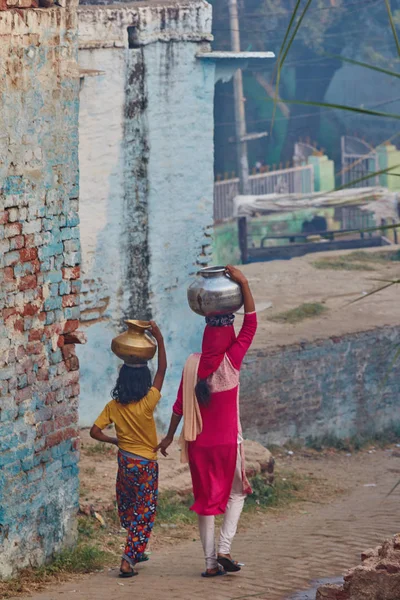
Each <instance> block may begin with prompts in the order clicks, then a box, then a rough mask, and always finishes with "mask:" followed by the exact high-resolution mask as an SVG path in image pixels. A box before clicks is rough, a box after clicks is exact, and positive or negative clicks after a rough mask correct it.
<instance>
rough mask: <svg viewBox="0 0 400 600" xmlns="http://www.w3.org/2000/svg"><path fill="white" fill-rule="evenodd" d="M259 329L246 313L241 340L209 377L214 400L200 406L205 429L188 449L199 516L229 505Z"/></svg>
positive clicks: (179, 410) (179, 409)
mask: <svg viewBox="0 0 400 600" xmlns="http://www.w3.org/2000/svg"><path fill="white" fill-rule="evenodd" d="M256 329H257V315H256V313H249V314H246V315H245V317H244V321H243V325H242V328H241V330H240V333H239V335H238V337H237V338H236V340H235V341H234V342H233V344H232V345H231V346H230V347H229V349H228V350H227V352H226V353H225V355H224V358H223V360H222V362H221V364H220V365H219V367H218V368H217V370H216V371H215V372H214V373H213V374H212V375H211V376H210V377H209V378H208V383H209V385H210V387H211V400H210V402H209V404H208V405H207V406H201V405H200V411H201V416H202V419H203V430H202V432H201V434H200V435H199V436H198V437H197V439H196V440H195V441H194V442H191V443H189V447H188V452H189V466H190V472H191V475H192V484H193V493H194V498H195V502H194V504H193V506H192V507H191V510H193V511H195V512H196V513H198V514H199V515H220V514H223V513H224V512H225V509H226V505H227V504H228V500H229V495H230V492H231V488H232V482H233V477H234V474H235V467H236V458H237V445H238V434H239V433H241V426H240V418H239V372H240V367H241V365H242V362H243V359H244V357H245V354H246V352H247V350H248V349H249V347H250V345H251V342H252V341H253V338H254V335H255V332H256ZM182 384H183V381H181V385H180V387H179V391H178V397H177V400H176V402H175V404H174V407H173V412H174V413H175V414H177V415H180V416H181V415H182V413H183V409H182V407H183V395H182V392H183V385H182ZM242 456H243V449H242ZM243 458H244V457H243ZM243 464H244V461H243ZM243 486H244V491H245V493H250V492H251V489H250V486H249V484H248V482H247V480H246V477H245V475H244V473H243Z"/></svg>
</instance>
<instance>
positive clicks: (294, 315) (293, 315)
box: [269, 302, 328, 325]
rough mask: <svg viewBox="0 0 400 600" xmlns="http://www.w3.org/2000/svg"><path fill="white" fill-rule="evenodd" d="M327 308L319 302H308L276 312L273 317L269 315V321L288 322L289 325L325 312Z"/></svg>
mask: <svg viewBox="0 0 400 600" xmlns="http://www.w3.org/2000/svg"><path fill="white" fill-rule="evenodd" d="M327 310H328V309H327V308H326V306H324V305H323V304H321V303H320V302H309V303H305V304H300V306H297V307H296V308H292V309H291V310H288V311H286V312H281V313H278V314H277V315H274V316H273V317H269V321H275V322H277V323H289V324H291V325H293V324H295V323H299V322H300V321H304V319H311V318H313V317H318V316H320V315H322V314H323V313H324V312H326V311H327Z"/></svg>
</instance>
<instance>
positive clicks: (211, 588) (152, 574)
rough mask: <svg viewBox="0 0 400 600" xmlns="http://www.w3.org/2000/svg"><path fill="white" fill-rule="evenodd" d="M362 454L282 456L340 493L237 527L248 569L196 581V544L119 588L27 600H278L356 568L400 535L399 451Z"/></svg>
mask: <svg viewBox="0 0 400 600" xmlns="http://www.w3.org/2000/svg"><path fill="white" fill-rule="evenodd" d="M369 452H371V453H369ZM369 452H368V451H364V452H361V453H359V454H357V455H353V456H347V455H346V454H344V453H341V454H337V453H332V455H329V454H328V455H324V456H318V455H314V454H312V453H309V454H306V455H304V453H302V454H299V455H297V453H296V452H295V454H294V456H289V455H282V456H281V457H280V458H279V460H280V463H282V464H283V466H284V467H288V466H289V465H290V466H291V467H292V468H294V469H295V470H297V471H300V472H302V473H308V474H311V473H312V474H313V475H314V476H317V477H323V478H325V479H328V480H329V482H330V483H332V484H334V485H336V486H337V485H339V484H340V485H341V486H342V487H343V488H344V489H346V490H347V492H346V493H343V494H341V495H339V496H336V497H335V498H334V499H333V500H332V501H328V502H325V503H324V504H321V503H320V502H319V500H318V499H316V500H315V502H313V501H311V502H308V503H307V504H302V505H301V506H300V505H298V506H296V507H295V508H292V509H290V510H289V511H288V512H285V513H284V512H282V511H277V512H275V511H272V510H271V511H269V512H268V513H266V514H265V513H264V514H262V515H257V516H256V517H254V518H251V519H250V521H249V522H248V523H245V522H243V523H242V526H241V529H240V531H239V533H238V536H237V539H236V543H235V547H234V554H235V556H237V557H238V558H239V559H241V560H243V561H244V562H246V564H247V566H246V567H245V568H244V569H243V570H242V572H241V573H240V574H239V575H235V576H227V577H223V578H220V579H218V580H210V581H207V580H204V579H201V578H200V577H199V573H200V570H201V568H202V566H203V561H202V553H201V549H200V544H199V542H198V541H197V540H196V541H189V542H183V543H181V544H179V545H176V546H173V547H169V548H165V549H162V550H160V551H158V552H156V553H154V554H153V555H152V558H151V561H150V563H148V564H146V565H143V566H141V567H140V568H139V570H140V574H139V576H138V577H137V578H135V579H133V580H130V581H120V580H119V579H118V578H117V577H116V575H117V573H118V571H117V570H109V571H108V572H106V573H100V574H97V575H92V576H88V577H85V578H82V579H76V580H74V581H71V582H69V583H66V584H64V585H59V586H57V588H56V589H50V590H48V591H46V592H43V593H40V594H36V595H35V596H33V600H67V599H68V600H69V599H71V600H78V599H79V600H109V598H112V599H113V600H128V599H129V600H131V598H132V597H133V596H137V597H139V598H140V599H141V600H159V599H161V598H163V599H164V598H165V599H166V600H189V599H197V600H204V599H206V598H210V599H212V600H250V599H251V598H257V599H259V600H282V599H283V598H287V597H288V596H290V595H291V594H292V593H293V592H295V591H297V590H302V589H306V588H307V587H309V582H310V580H313V579H318V578H322V577H329V576H335V575H340V574H341V573H342V572H343V571H344V570H345V569H346V568H348V567H350V566H352V565H354V564H356V563H357V562H358V560H359V554H360V552H361V551H362V550H364V549H366V548H368V547H370V546H374V545H376V544H377V543H379V542H381V541H382V540H383V539H384V538H385V537H389V536H391V535H392V534H394V533H396V532H397V531H398V530H400V510H399V499H400V493H397V494H396V493H394V494H393V495H392V496H390V497H389V498H388V499H385V494H386V493H387V491H388V490H389V489H390V488H391V486H392V485H393V483H394V481H396V477H397V478H398V477H399V472H400V457H399V454H400V452H399V449H397V448H394V449H390V450H377V451H376V452H375V451H371V450H370V451H369ZM243 521H244V519H243Z"/></svg>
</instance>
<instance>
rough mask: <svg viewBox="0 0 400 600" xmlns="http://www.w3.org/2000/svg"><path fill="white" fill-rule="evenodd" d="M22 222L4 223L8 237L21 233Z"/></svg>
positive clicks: (5, 233)
mask: <svg viewBox="0 0 400 600" xmlns="http://www.w3.org/2000/svg"><path fill="white" fill-rule="evenodd" d="M21 232H22V224H21V223H6V225H4V235H5V237H6V238H11V237H15V236H16V235H21Z"/></svg>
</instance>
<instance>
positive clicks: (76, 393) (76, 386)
mask: <svg viewBox="0 0 400 600" xmlns="http://www.w3.org/2000/svg"><path fill="white" fill-rule="evenodd" d="M80 391H81V386H80V385H79V383H75V384H74V385H73V386H72V395H73V396H79V393H80Z"/></svg>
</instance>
